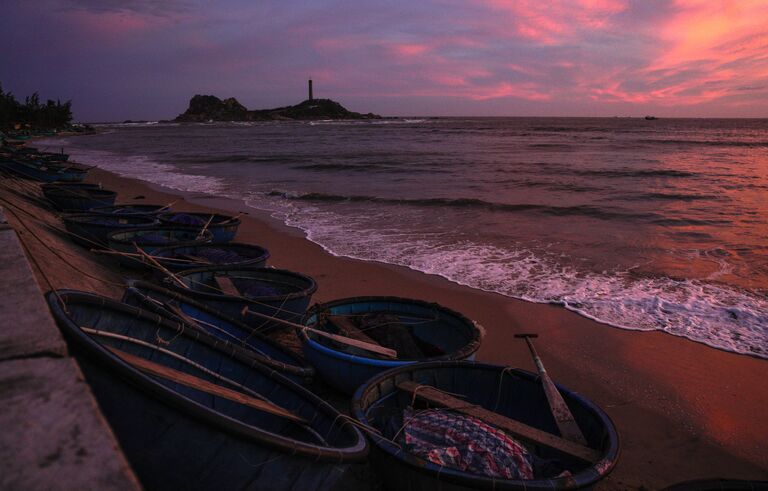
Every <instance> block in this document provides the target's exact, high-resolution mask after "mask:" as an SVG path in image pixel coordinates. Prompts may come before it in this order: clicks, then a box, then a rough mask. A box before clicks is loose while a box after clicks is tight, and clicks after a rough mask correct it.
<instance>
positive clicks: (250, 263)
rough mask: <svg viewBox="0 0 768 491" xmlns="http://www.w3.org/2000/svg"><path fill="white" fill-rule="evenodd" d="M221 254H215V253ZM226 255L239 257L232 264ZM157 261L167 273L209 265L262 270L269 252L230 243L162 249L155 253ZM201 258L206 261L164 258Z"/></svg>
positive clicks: (259, 248)
mask: <svg viewBox="0 0 768 491" xmlns="http://www.w3.org/2000/svg"><path fill="white" fill-rule="evenodd" d="M219 252H220V253H221V254H215V253H219ZM228 253H233V254H235V255H236V256H239V259H236V260H234V261H233V262H230V261H228V257H227V256H228V255H229V254H228ZM155 256H156V257H158V259H157V261H158V262H159V263H160V264H162V265H163V266H164V267H165V268H167V269H168V270H169V271H174V272H177V271H184V270H187V269H196V268H204V267H207V266H211V265H217V266H232V267H240V268H263V267H265V266H266V264H267V259H269V251H268V250H266V249H264V248H263V247H259V246H257V245H251V244H241V243H236V242H230V243H227V244H221V243H211V244H204V245H183V246H173V247H163V248H161V249H158V250H156V251H155ZM182 256H185V257H201V258H202V259H205V260H207V261H208V262H207V263H203V262H190V263H181V262H178V261H170V260H167V259H164V258H179V257H182Z"/></svg>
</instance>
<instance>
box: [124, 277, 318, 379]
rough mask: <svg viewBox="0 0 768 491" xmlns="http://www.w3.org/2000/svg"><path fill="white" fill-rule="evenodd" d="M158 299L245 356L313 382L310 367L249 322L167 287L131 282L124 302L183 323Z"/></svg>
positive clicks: (312, 373) (290, 377) (297, 377)
mask: <svg viewBox="0 0 768 491" xmlns="http://www.w3.org/2000/svg"><path fill="white" fill-rule="evenodd" d="M157 301H160V302H170V303H172V304H173V305H175V306H176V307H178V308H179V309H180V310H181V311H182V312H183V313H184V314H185V315H187V316H189V317H191V318H193V319H195V320H199V321H202V322H200V323H199V324H200V326H201V327H202V328H203V329H205V331H206V332H208V334H211V335H213V336H216V337H217V338H219V339H221V340H223V341H227V342H229V343H232V344H233V346H237V347H238V348H242V349H243V350H245V355H246V356H250V357H252V358H253V359H255V360H256V361H258V362H260V363H262V364H264V365H265V366H268V367H270V368H272V369H274V370H276V371H278V372H279V373H280V374H281V375H284V376H285V377H287V378H289V379H291V380H293V381H294V382H298V383H301V384H308V383H311V382H312V378H313V376H314V369H313V368H312V367H311V366H309V365H308V364H307V363H306V362H304V361H302V360H300V359H299V358H298V357H297V356H296V355H294V354H293V353H291V352H290V351H288V350H287V349H286V348H283V347H282V346H281V345H279V344H277V343H275V342H274V341H272V340H271V339H269V338H267V337H265V336H264V335H262V334H260V333H258V332H255V331H254V330H253V329H251V328H250V327H249V326H248V325H246V324H244V323H242V322H240V321H237V320H235V319H232V318H230V317H227V316H226V315H224V314H222V313H221V312H217V311H216V310H214V309H212V308H211V307H209V306H207V305H205V304H202V303H200V302H198V301H196V300H193V299H191V298H188V297H186V296H184V295H183V294H181V293H179V292H175V291H171V290H167V289H165V288H163V287H161V286H158V285H155V284H153V283H149V282H146V281H136V280H129V281H128V288H127V289H126V290H125V294H124V295H123V302H124V303H126V304H128V305H134V306H137V307H141V308H143V309H145V310H149V311H151V312H154V313H156V314H158V315H161V316H164V317H167V318H169V319H171V320H174V321H177V322H182V320H180V319H179V317H178V316H177V315H176V314H173V313H169V312H168V310H167V309H165V308H163V306H162V305H158V304H157V303H156V302H157Z"/></svg>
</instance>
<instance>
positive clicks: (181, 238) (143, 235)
mask: <svg viewBox="0 0 768 491" xmlns="http://www.w3.org/2000/svg"><path fill="white" fill-rule="evenodd" d="M200 232H201V231H200V230H198V229H196V228H181V227H172V228H167V227H162V226H156V227H147V228H137V229H132V230H119V231H117V232H112V233H111V234H109V235H108V236H107V244H108V247H109V248H110V249H112V250H114V251H117V252H122V253H127V254H138V251H137V250H136V247H139V248H141V250H142V251H144V252H146V253H147V254H150V255H152V254H154V251H156V250H157V249H159V248H161V247H168V246H175V245H183V244H205V243H206V242H210V241H211V239H212V237H213V236H212V235H211V233H210V232H209V231H207V230H206V231H205V232H203V233H202V234H201V233H200ZM134 244H135V245H134ZM120 264H121V265H123V266H125V267H127V268H134V269H146V268H154V267H155V266H154V265H153V264H151V263H150V262H147V259H145V258H138V257H135V256H133V257H132V256H120Z"/></svg>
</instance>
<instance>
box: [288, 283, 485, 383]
mask: <svg viewBox="0 0 768 491" xmlns="http://www.w3.org/2000/svg"><path fill="white" fill-rule="evenodd" d="M367 319H370V320H371V322H372V323H371V324H370V325H369V326H368V327H365V326H354V325H353V326H351V327H347V326H349V321H354V322H358V323H360V322H365V321H366V320H367ZM377 319H378V321H377ZM376 323H378V324H382V326H381V327H378V326H376ZM303 324H304V325H306V326H309V327H311V328H313V329H317V330H321V331H324V332H328V333H330V334H337V335H345V336H348V337H349V336H350V335H351V336H353V337H358V338H359V337H360V336H359V335H356V332H353V333H352V334H350V333H348V332H347V333H345V332H344V328H345V327H346V328H347V330H350V329H351V330H352V331H362V332H363V333H364V334H366V337H369V338H372V337H373V336H374V334H377V335H378V336H377V337H378V339H371V341H374V342H377V343H378V344H381V346H383V347H385V348H390V349H392V348H396V347H397V344H392V341H389V339H391V335H392V334H396V335H399V336H400V337H402V336H409V337H410V338H411V339H412V341H409V340H408V339H407V338H405V341H406V342H408V343H409V344H410V343H411V342H412V343H413V345H414V346H408V345H405V344H404V343H403V342H402V340H401V341H400V342H399V344H400V346H403V347H404V348H406V349H407V350H403V349H401V350H396V351H397V357H396V358H395V359H392V358H385V357H382V356H378V355H376V354H375V353H373V352H371V351H367V350H364V349H359V348H356V347H354V346H348V345H345V344H342V343H338V342H336V341H334V340H332V339H329V338H328V337H324V336H322V335H320V334H318V333H314V332H311V331H306V330H302V331H300V332H299V337H300V338H301V340H302V343H303V348H304V356H305V357H306V358H307V359H308V360H309V362H310V363H311V364H312V366H314V367H315V370H317V373H318V374H319V375H320V377H321V378H323V380H325V381H326V382H327V383H328V384H330V385H331V386H333V387H334V388H336V389H338V390H340V391H341V392H344V393H345V394H353V393H354V392H355V390H357V388H358V387H359V386H360V385H361V384H362V383H363V382H365V381H366V380H368V379H369V378H371V377H372V376H374V375H376V374H379V373H381V372H383V371H385V370H388V369H390V368H394V367H399V366H403V365H408V364H412V363H416V362H423V361H433V360H471V359H473V358H474V355H475V352H476V351H477V350H478V349H479V348H480V344H481V343H482V339H483V337H484V335H485V331H484V329H483V328H482V327H481V326H480V325H479V324H477V323H475V322H473V321H471V320H470V319H468V318H466V317H465V316H463V315H462V314H460V313H458V312H454V311H453V310H450V309H448V308H446V307H443V306H441V305H438V304H436V303H429V302H423V301H420V300H413V299H408V298H399V297H352V298H345V299H341V300H334V301H332V302H327V303H323V304H317V305H315V306H313V307H312V308H311V309H310V310H309V312H307V315H306V316H305V319H304V322H303ZM388 330H389V331H390V333H387V332H386V331H388ZM388 334H390V336H388ZM397 341H398V340H397V339H396V340H394V342H397ZM388 344H389V345H388Z"/></svg>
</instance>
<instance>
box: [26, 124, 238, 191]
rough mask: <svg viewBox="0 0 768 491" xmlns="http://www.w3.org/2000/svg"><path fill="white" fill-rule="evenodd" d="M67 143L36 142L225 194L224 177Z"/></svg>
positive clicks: (164, 181) (106, 165)
mask: <svg viewBox="0 0 768 491" xmlns="http://www.w3.org/2000/svg"><path fill="white" fill-rule="evenodd" d="M69 143H70V141H69V140H67V139H62V138H50V139H45V140H40V141H38V142H37V146H38V147H39V148H48V147H53V148H58V147H63V148H64V149H65V151H66V152H67V153H69V154H70V158H71V159H72V160H73V161H76V162H80V163H81V164H84V165H89V166H91V165H92V166H96V167H100V168H102V169H105V170H108V171H110V172H114V173H115V174H118V175H120V176H125V177H130V178H133V179H140V180H142V181H147V182H151V183H153V184H157V185H160V186H164V187H167V188H171V189H176V190H179V191H186V192H198V193H204V194H216V195H224V194H226V192H225V191H226V185H225V180H224V179H221V178H218V177H213V176H205V175H199V174H190V173H184V172H179V171H178V170H177V169H176V168H175V167H174V166H172V165H170V164H163V163H160V162H156V161H154V160H152V159H150V158H148V157H145V156H142V155H132V156H124V155H119V154H116V153H113V152H107V151H103V150H90V149H89V150H83V149H80V148H77V147H73V146H68V144H69Z"/></svg>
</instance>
